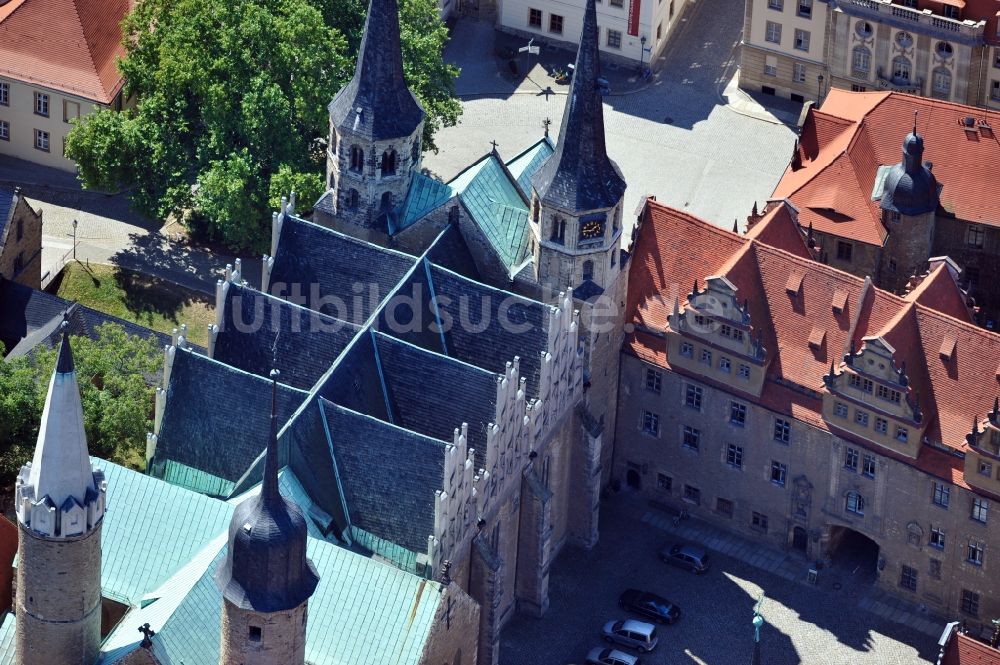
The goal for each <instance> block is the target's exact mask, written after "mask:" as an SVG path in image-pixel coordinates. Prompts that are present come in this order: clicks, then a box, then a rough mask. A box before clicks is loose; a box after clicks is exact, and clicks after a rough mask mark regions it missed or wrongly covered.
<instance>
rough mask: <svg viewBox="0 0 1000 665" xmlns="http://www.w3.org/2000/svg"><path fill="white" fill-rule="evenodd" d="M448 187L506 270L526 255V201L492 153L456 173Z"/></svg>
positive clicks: (498, 159) (515, 265) (514, 181)
mask: <svg viewBox="0 0 1000 665" xmlns="http://www.w3.org/2000/svg"><path fill="white" fill-rule="evenodd" d="M448 186H449V187H451V189H452V190H453V191H454V192H456V193H457V195H458V198H459V199H460V200H461V201H462V203H463V204H464V205H465V208H466V210H468V211H469V214H470V215H471V216H472V219H473V220H474V221H475V223H476V226H478V227H479V228H480V230H482V232H483V235H485V236H486V239H487V241H489V243H490V246H492V247H493V250H494V251H495V252H496V254H497V256H498V257H499V258H500V260H501V261H503V264H504V265H505V266H506V267H507V269H508V270H511V269H513V268H515V267H517V266H519V265H520V264H521V263H523V262H524V260H525V259H526V258H528V203H527V201H526V200H525V197H524V194H523V193H522V192H521V191H520V190H519V189H518V185H517V181H516V180H514V178H513V177H512V175H511V173H510V172H509V171H508V170H507V169H506V167H505V166H504V163H503V162H502V161H500V158H499V157H498V156H497V154H496V153H495V152H493V153H490V154H488V155H486V156H485V157H483V158H482V159H480V160H479V161H478V162H476V163H475V164H473V165H472V166H470V167H469V168H467V169H466V170H465V171H463V172H462V173H460V174H459V175H457V176H455V178H454V179H453V180H452V181H451V182H449V183H448Z"/></svg>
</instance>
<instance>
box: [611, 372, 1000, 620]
mask: <svg viewBox="0 0 1000 665" xmlns="http://www.w3.org/2000/svg"><path fill="white" fill-rule="evenodd" d="M648 372H657V373H659V376H660V377H661V378H660V381H661V383H660V386H661V388H660V391H659V392H655V391H653V390H650V389H648V388H647V373H648ZM688 385H694V386H697V387H699V388H701V389H702V390H703V391H704V392H703V402H702V409H701V410H700V411H698V410H694V409H691V408H688V407H686V406H685V405H684V394H685V390H686V387H687V386H688ZM621 386H622V387H621V390H622V398H621V400H620V402H619V404H620V422H619V428H618V436H617V439H616V441H617V454H616V460H617V461H616V467H615V477H616V478H619V479H620V480H622V481H625V482H627V479H628V477H629V474H630V472H634V473H635V474H637V475H634V476H632V477H633V479H636V478H637V483H638V486H639V490H640V491H641V492H642V493H643V494H644V495H645V496H648V497H649V498H650V499H651V500H654V501H657V502H660V503H663V504H666V505H669V506H672V507H676V508H678V509H685V510H688V511H689V512H690V513H691V514H692V515H695V516H697V517H698V518H700V519H704V520H706V521H708V522H711V523H713V524H716V525H718V526H720V527H722V528H725V529H729V530H732V531H735V532H738V533H740V534H741V535H744V536H746V537H749V538H753V539H756V540H759V541H761V542H762V543H766V544H767V545H768V546H770V547H776V548H782V549H789V550H792V551H800V552H801V553H802V554H803V561H804V562H805V561H806V560H817V559H826V558H828V556H829V554H830V552H831V550H833V549H835V547H836V545H837V539H838V538H839V537H842V535H843V534H844V533H845V532H844V529H849V530H852V531H856V532H858V533H860V534H862V535H864V536H865V537H867V538H870V539H871V540H873V541H874V542H875V544H876V545H877V546H878V558H877V560H876V562H875V563H876V566H877V577H876V580H877V581H876V583H877V585H878V586H879V587H881V588H883V589H885V590H886V591H888V592H890V593H893V594H896V595H900V596H902V597H904V598H906V599H908V600H910V601H912V602H914V603H923V604H926V605H928V606H929V607H931V608H933V609H934V610H936V611H939V612H942V613H945V614H947V615H951V616H955V615H961V616H964V617H965V618H966V619H967V621H969V622H970V623H972V624H975V623H981V624H984V625H988V620H989V618H990V617H992V616H995V615H996V613H997V612H1000V598H998V596H997V589H996V585H995V583H994V582H993V581H992V580H991V574H990V572H989V571H990V569H991V566H995V565H997V562H996V560H994V559H992V558H991V553H992V552H996V551H1000V550H998V549H997V548H1000V535H998V533H997V531H996V529H992V528H988V526H987V524H985V523H981V522H979V521H977V520H975V519H970V515H971V511H972V510H973V501H974V500H976V499H980V500H981V499H982V498H983V495H981V494H978V493H976V492H974V491H971V490H969V489H967V488H965V487H962V486H961V485H959V484H956V483H951V482H947V481H945V480H942V479H941V478H938V477H935V476H932V475H930V474H927V473H925V472H923V471H920V470H919V469H916V468H914V467H913V466H911V465H909V464H906V463H905V462H903V461H900V460H898V459H896V458H894V457H892V456H889V455H886V454H882V453H880V452H878V451H876V450H875V449H874V448H870V447H865V446H864V445H860V444H858V443H857V441H856V440H849V439H846V438H844V437H840V436H837V435H834V434H831V433H830V432H829V431H825V430H823V429H820V428H817V427H815V426H814V425H812V424H811V423H809V422H805V421H803V420H800V419H797V418H794V417H791V416H789V415H788V414H785V413H781V412H776V411H774V410H771V409H768V408H766V407H764V406H762V405H760V404H756V403H755V402H754V400H753V399H748V398H747V396H746V395H744V394H741V393H740V392H737V391H736V390H735V389H729V390H726V389H722V388H721V387H720V386H717V385H714V384H712V383H709V382H707V381H701V380H698V379H696V378H689V377H688V376H685V375H681V374H679V373H677V372H674V371H670V370H664V369H663V368H660V367H656V366H654V365H652V364H650V363H646V362H643V361H642V360H639V359H638V358H636V357H634V356H632V355H628V354H626V355H625V357H624V360H623V365H622V376H621ZM733 402H737V403H740V404H743V405H745V406H746V407H747V409H748V411H747V417H746V425H745V427H743V428H737V427H735V426H733V425H731V424H730V421H729V419H728V415H729V410H730V406H731V404H732V403H733ZM644 412H651V413H657V414H659V415H660V429H659V433H658V434H656V435H651V434H649V433H647V432H644V431H643V430H642V419H643V413H644ZM779 421H781V422H782V423H787V424H788V427H789V429H788V435H787V438H788V441H787V442H786V441H779V440H776V436H775V433H776V426H777V424H778V423H779ZM685 427H694V428H696V429H698V430H700V441H699V445H698V447H697V448H693V447H692V446H691V445H690V443H689V444H688V445H686V444H685V437H684V428H685ZM782 431H784V430H782ZM730 443H732V444H736V445H739V446H741V448H742V453H741V455H742V457H741V464H740V466H739V467H737V466H735V465H733V464H731V463H729V462H728V460H727V455H728V446H729V444H730ZM911 448H912V444H911ZM848 461H850V462H851V464H853V467H854V468H851V467H850V466H847V463H848ZM775 464H781V465H783V469H784V470H783V471H782V472H781V473H782V475H781V478H783V481H782V482H777V481H776V480H775V478H774V475H773V473H774V471H773V469H774V465H775ZM967 477H970V476H967ZM632 484H633V485H634V484H636V483H632ZM689 488H691V489H689ZM692 489H693V490H696V492H692V491H691V490H692ZM852 493H856V494H857V495H859V496H860V497H862V499H863V507H862V509H861V512H862V513H863V514H858V513H857V512H853V511H852V508H856V506H857V504H856V503H851V504H849V503H848V501H849V495H851V494H852ZM695 495H697V497H698V498H697V499H695V498H693V497H694V496H695ZM991 495H992V493H991ZM942 497H947V498H946V499H942ZM936 498H937V502H936ZM851 501H853V499H852V500H851ZM941 501H946V502H947V503H946V505H942V503H941ZM849 505H850V507H849ZM755 515H756V516H757V517H756V518H755ZM761 517H762V518H763V520H761ZM762 521H763V526H762V525H761V522H762ZM755 522H756V523H755ZM935 531H938V532H940V533H942V534H943V535H942V536H940V540H938V538H939V537H938V536H935V535H932V534H933V533H935ZM797 534H799V535H797ZM803 539H804V540H803ZM937 542H940V543H941V544H940V545H938V544H937ZM970 544H981V545H982V547H983V550H984V551H985V552H986V556H985V557H984V558H983V562H982V564H975V563H972V562H970V561H969V560H968V557H969V546H970ZM903 566H907V567H909V568H911V569H913V570H915V571H917V572H916V589H915V590H910V589H909V588H907V587H905V586H901V575H902V573H903ZM966 591H968V592H972V593H974V594H977V598H978V601H977V604H978V607H977V608H976V609H977V611H976V612H975V613H973V612H971V611H964V610H963V603H962V601H963V594H964V593H965V592H966ZM966 609H970V608H968V607H966Z"/></svg>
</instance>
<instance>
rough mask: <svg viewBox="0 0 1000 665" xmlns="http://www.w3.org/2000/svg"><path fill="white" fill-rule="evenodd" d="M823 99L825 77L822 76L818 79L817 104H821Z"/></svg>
mask: <svg viewBox="0 0 1000 665" xmlns="http://www.w3.org/2000/svg"><path fill="white" fill-rule="evenodd" d="M822 99H823V75H822V74H820V75H819V76H817V77H816V103H817V104H819V103H820V101H821V100H822Z"/></svg>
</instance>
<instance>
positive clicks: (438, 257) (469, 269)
mask: <svg viewBox="0 0 1000 665" xmlns="http://www.w3.org/2000/svg"><path fill="white" fill-rule="evenodd" d="M425 256H426V257H427V260H428V261H430V262H431V263H434V264H435V265H439V266H441V267H442V268H447V269H448V270H451V271H452V272H455V273H458V274H459V275H461V276H462V277H467V278H469V279H472V280H476V281H479V280H480V274H479V269H478V268H477V267H476V260H475V259H474V258H473V256H472V252H471V251H470V250H469V245H468V244H467V243H466V242H465V238H464V237H463V236H462V232H461V230H459V228H458V227H457V226H452V225H449V226H448V227H447V228H446V229H445V230H444V231H442V232H441V235H439V236H438V237H437V239H436V240H435V241H434V244H433V245H431V246H430V248H429V249H428V250H427V253H426V254H425Z"/></svg>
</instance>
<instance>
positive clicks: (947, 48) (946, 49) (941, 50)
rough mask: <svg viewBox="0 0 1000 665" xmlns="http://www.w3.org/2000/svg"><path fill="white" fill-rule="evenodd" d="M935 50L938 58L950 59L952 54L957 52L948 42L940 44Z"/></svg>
mask: <svg viewBox="0 0 1000 665" xmlns="http://www.w3.org/2000/svg"><path fill="white" fill-rule="evenodd" d="M935 50H937V54H938V56H940V57H942V58H950V57H951V54H952V53H954V52H955V50H954V49H953V48H952V47H951V44H949V43H948V42H938V43H937V47H936V49H935Z"/></svg>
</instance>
